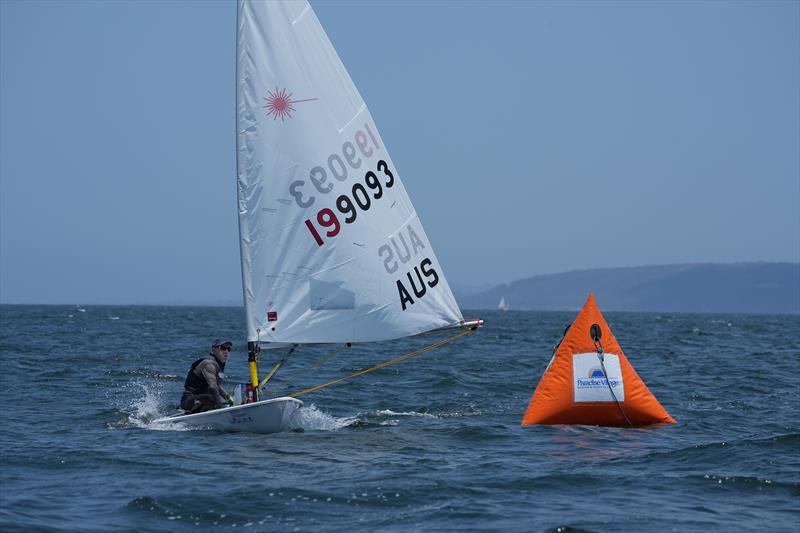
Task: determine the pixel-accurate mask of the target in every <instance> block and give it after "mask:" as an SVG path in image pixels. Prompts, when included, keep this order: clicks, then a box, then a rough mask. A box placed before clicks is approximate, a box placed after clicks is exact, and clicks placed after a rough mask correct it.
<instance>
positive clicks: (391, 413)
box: [375, 409, 439, 418]
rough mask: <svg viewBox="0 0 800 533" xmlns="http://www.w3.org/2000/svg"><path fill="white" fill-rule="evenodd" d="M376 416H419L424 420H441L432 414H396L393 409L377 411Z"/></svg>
mask: <svg viewBox="0 0 800 533" xmlns="http://www.w3.org/2000/svg"><path fill="white" fill-rule="evenodd" d="M375 415H377V416H419V417H422V418H439V417H438V416H436V415H432V414H430V413H417V412H416V411H411V412H408V413H406V412H402V413H395V412H394V411H392V410H391V409H383V410H381V411H376V412H375Z"/></svg>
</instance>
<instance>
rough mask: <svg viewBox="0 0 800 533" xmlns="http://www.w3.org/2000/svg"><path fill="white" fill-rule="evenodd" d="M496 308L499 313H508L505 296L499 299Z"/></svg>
mask: <svg viewBox="0 0 800 533" xmlns="http://www.w3.org/2000/svg"><path fill="white" fill-rule="evenodd" d="M497 308H498V309H499V310H501V311H508V309H509V307H508V301H507V300H506V297H505V296H501V297H500V303H499V304H497Z"/></svg>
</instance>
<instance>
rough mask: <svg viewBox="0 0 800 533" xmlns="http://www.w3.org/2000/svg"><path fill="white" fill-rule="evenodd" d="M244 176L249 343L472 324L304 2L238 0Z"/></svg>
mask: <svg viewBox="0 0 800 533" xmlns="http://www.w3.org/2000/svg"><path fill="white" fill-rule="evenodd" d="M236 77H237V90H236V116H237V118H236V127H237V147H236V148H237V182H238V198H239V233H240V241H241V255H242V257H241V259H242V281H243V287H244V303H245V311H246V320H247V331H248V341H256V340H260V341H266V342H278V343H318V342H365V341H377V340H383V339H391V338H398V337H404V336H409V335H415V334H418V333H422V332H424V331H429V330H432V329H437V328H446V327H452V326H456V325H458V324H462V323H463V317H462V315H461V311H460V310H459V308H458V305H457V303H456V301H455V298H454V297H453V294H452V292H451V290H450V287H449V285H448V283H447V280H446V279H445V277H444V273H443V272H442V268H441V265H440V264H439V261H438V260H437V258H436V255H435V253H434V251H433V247H432V246H431V243H430V241H429V240H428V237H427V235H426V234H425V230H424V229H423V227H422V224H421V222H420V220H419V217H418V216H417V213H416V211H415V210H414V206H413V205H412V204H411V200H410V199H409V197H408V194H407V193H406V190H405V188H404V187H403V183H402V180H401V178H400V174H399V172H398V170H397V167H395V165H394V163H393V162H392V159H391V157H390V156H389V153H388V152H387V150H386V146H385V144H384V143H383V141H382V139H381V137H380V134H379V132H378V129H377V128H376V126H375V123H374V121H373V120H372V116H371V115H370V112H369V110H368V109H367V107H366V105H365V104H364V101H363V100H362V99H361V95H360V94H359V93H358V90H357V89H356V87H355V85H354V84H353V82H352V80H351V79H350V76H349V75H348V73H347V71H346V69H345V67H344V65H343V64H342V62H341V60H340V59H339V57H338V55H337V53H336V51H335V50H334V48H333V46H332V45H331V42H330V41H329V39H328V37H327V35H326V34H325V31H324V30H323V29H322V27H321V25H320V23H319V21H318V20H317V17H316V15H315V14H314V11H313V10H312V9H311V6H309V4H308V3H307V2H304V1H302V2H289V1H271V2H261V1H258V2H256V1H252V2H251V1H248V0H240V2H239V10H238V39H237V76H236Z"/></svg>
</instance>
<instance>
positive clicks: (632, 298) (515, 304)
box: [456, 263, 800, 314]
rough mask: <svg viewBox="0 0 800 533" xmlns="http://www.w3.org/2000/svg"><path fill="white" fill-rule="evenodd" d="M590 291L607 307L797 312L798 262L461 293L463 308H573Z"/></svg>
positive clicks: (646, 269)
mask: <svg viewBox="0 0 800 533" xmlns="http://www.w3.org/2000/svg"><path fill="white" fill-rule="evenodd" d="M590 292H592V293H594V295H595V297H596V298H597V300H598V303H599V304H600V306H601V307H602V308H603V310H605V311H656V312H658V311H666V312H690V313H691V312H697V313H706V312H707V313H758V314H786V313H790V314H796V313H800V263H731V264H724V263H702V264H681V265H655V266H640V267H625V268H598V269H591V270H574V271H571V272H564V273H560V274H546V275H539V276H533V277H530V278H525V279H521V280H518V281H514V282H512V283H507V284H503V285H497V286H495V287H492V288H491V289H487V290H484V291H480V292H476V293H471V294H469V293H459V292H458V291H456V299H457V300H458V303H459V305H460V306H461V308H462V309H497V306H498V303H499V302H500V299H501V298H505V300H506V301H507V303H508V305H509V308H510V309H511V310H538V311H563V310H577V309H578V308H580V306H581V305H582V304H583V302H584V300H585V299H586V297H587V295H588V294H589V293H590Z"/></svg>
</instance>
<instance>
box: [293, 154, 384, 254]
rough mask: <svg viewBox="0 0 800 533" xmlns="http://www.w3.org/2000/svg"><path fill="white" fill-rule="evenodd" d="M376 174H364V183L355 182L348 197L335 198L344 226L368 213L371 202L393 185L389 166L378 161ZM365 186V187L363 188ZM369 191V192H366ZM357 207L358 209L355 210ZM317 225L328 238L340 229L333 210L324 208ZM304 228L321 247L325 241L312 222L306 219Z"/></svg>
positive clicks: (334, 235)
mask: <svg viewBox="0 0 800 533" xmlns="http://www.w3.org/2000/svg"><path fill="white" fill-rule="evenodd" d="M376 170H377V172H378V173H377V174H376V173H375V172H373V171H372V170H369V171H367V173H366V174H364V183H361V182H360V181H359V182H356V183H354V184H353V187H352V189H351V190H350V193H351V194H350V195H347V194H341V195H339V197H338V198H336V210H337V211H339V213H341V214H342V215H344V216H345V217H344V222H345V224H352V223H353V222H355V221H356V219H357V218H358V212H359V210H360V211H369V208H370V207H372V201H373V200H380V199H381V198H383V188H384V187H386V188H387V189H390V188H391V187H392V186H393V185H394V174H392V171H391V170H390V169H389V165H388V164H387V163H386V161H384V160H383V159H381V160H380V161H378V165H377V167H376ZM365 185H366V187H365ZM368 189H369V190H368ZM356 207H358V209H356ZM315 218H316V222H317V224H318V225H319V226H320V227H321V228H324V229H325V235H326V236H327V237H329V238H331V237H336V236H337V235H338V234H339V231H340V230H341V229H342V223H341V222H340V221H339V217H337V216H336V213H334V212H333V209H331V208H329V207H324V208H322V209H320V210H319V212H318V213H317V215H316V217H315ZM305 222H306V227H307V228H308V231H309V232H310V233H311V236H312V237H313V238H314V240H315V241H316V243H317V245H319V246H322V245H323V244H324V243H325V241H324V240H323V239H322V236H321V235H320V234H319V231H317V228H316V226H315V225H314V222H313V221H312V220H311V219H310V218H307V219H306V221H305Z"/></svg>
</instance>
